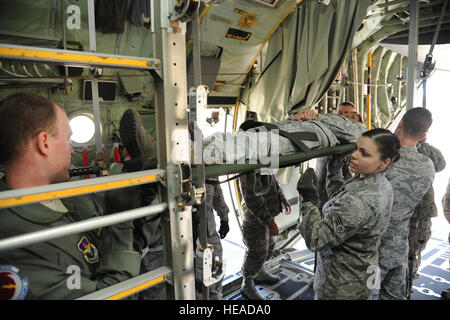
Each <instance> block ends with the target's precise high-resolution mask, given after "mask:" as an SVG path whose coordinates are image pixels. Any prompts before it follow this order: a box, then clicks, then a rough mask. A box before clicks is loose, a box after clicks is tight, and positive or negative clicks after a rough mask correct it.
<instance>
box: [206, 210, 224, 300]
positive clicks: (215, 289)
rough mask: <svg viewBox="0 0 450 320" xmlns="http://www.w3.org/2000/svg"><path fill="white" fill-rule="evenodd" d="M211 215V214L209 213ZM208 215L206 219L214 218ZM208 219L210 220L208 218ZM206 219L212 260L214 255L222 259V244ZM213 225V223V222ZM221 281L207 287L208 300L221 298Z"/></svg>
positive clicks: (214, 257)
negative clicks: (211, 247)
mask: <svg viewBox="0 0 450 320" xmlns="http://www.w3.org/2000/svg"><path fill="white" fill-rule="evenodd" d="M211 216H212V215H211ZM211 216H209V217H208V219H214V216H212V217H211ZM209 221H210V220H209ZM209 221H208V240H207V241H208V243H209V244H211V245H212V246H213V247H214V251H213V256H212V258H213V261H214V260H215V259H216V257H219V260H220V261H222V262H223V260H222V252H223V250H222V244H221V243H220V237H219V234H218V233H217V231H216V229H215V228H211V225H210V222H209ZM214 227H215V223H214ZM222 289H223V288H222V281H219V282H217V283H215V284H213V285H212V286H210V287H209V299H210V300H221V299H222Z"/></svg>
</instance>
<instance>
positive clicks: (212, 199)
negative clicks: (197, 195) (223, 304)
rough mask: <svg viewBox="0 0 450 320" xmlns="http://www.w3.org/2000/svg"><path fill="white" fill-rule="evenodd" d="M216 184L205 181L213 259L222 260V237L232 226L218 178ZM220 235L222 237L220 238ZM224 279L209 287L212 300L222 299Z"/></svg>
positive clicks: (209, 236) (209, 237) (209, 238)
mask: <svg viewBox="0 0 450 320" xmlns="http://www.w3.org/2000/svg"><path fill="white" fill-rule="evenodd" d="M215 182H216V183H214V184H209V183H208V181H207V182H206V183H205V186H206V200H207V201H206V214H207V215H208V216H207V219H208V240H207V242H208V243H209V244H212V245H213V247H214V251H213V256H212V259H213V261H214V260H215V259H216V257H218V258H219V260H220V261H222V262H223V260H222V253H223V250H222V244H221V243H220V239H224V238H225V236H226V235H227V233H228V232H229V231H230V227H229V225H228V212H229V209H228V206H227V204H226V202H225V199H224V197H223V192H222V188H221V187H220V185H219V184H218V183H217V182H218V180H216V181H215ZM214 211H216V214H217V216H218V217H219V218H220V228H219V234H217V230H216V220H215V217H214ZM219 235H220V238H219ZM222 289H223V288H222V280H220V281H219V282H217V283H215V284H213V285H212V286H210V287H209V290H210V291H209V298H210V300H221V299H222Z"/></svg>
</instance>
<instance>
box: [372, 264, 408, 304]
mask: <svg viewBox="0 0 450 320" xmlns="http://www.w3.org/2000/svg"><path fill="white" fill-rule="evenodd" d="M380 269H381V270H380V282H381V286H380V290H379V293H378V299H379V300H406V266H399V267H395V268H392V269H387V268H384V267H383V266H381V265H380Z"/></svg>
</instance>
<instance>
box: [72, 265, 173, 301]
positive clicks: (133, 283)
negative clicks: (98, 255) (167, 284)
mask: <svg viewBox="0 0 450 320" xmlns="http://www.w3.org/2000/svg"><path fill="white" fill-rule="evenodd" d="M171 273H172V270H170V269H169V268H168V267H166V266H164V267H160V268H158V269H155V270H152V271H149V272H146V273H143V274H141V275H139V276H137V277H134V278H131V279H128V280H125V281H122V282H119V283H117V284H114V285H112V286H109V287H107V288H103V289H101V290H98V291H95V292H93V293H90V294H87V295H85V296H82V297H80V298H78V299H76V300H118V299H123V298H126V297H128V296H131V295H133V294H136V293H138V292H140V291H142V290H145V289H148V288H150V287H153V286H154V285H157V284H159V283H161V282H163V281H165V278H166V276H167V275H169V274H171Z"/></svg>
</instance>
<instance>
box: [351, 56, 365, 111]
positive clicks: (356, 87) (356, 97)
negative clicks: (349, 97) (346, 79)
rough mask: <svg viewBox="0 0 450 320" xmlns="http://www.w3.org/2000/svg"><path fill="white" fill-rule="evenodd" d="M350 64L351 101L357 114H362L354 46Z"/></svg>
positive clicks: (356, 57)
mask: <svg viewBox="0 0 450 320" xmlns="http://www.w3.org/2000/svg"><path fill="white" fill-rule="evenodd" d="M352 66H353V83H354V84H353V97H354V100H355V101H353V103H354V104H355V109H356V110H358V113H359V114H361V115H362V114H363V113H362V112H361V108H360V105H359V84H358V82H359V81H358V80H359V79H358V49H356V48H354V49H353V50H352Z"/></svg>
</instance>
